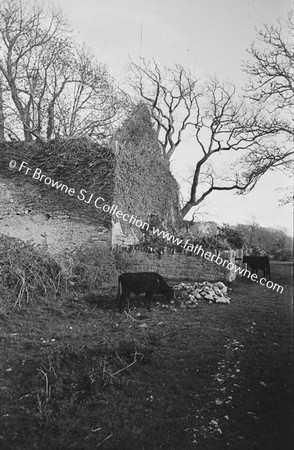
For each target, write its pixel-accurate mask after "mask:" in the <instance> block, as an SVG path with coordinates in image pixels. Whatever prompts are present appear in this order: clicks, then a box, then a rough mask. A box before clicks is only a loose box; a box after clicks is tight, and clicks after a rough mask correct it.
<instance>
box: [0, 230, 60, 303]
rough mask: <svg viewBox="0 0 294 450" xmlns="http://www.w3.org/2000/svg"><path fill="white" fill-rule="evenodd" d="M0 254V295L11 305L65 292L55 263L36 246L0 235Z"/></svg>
mask: <svg viewBox="0 0 294 450" xmlns="http://www.w3.org/2000/svg"><path fill="white" fill-rule="evenodd" d="M0 255H1V259H0V292H1V293H2V295H3V297H5V298H6V299H8V300H9V301H11V300H12V301H14V305H19V306H21V305H22V303H23V300H26V302H27V303H28V302H29V301H30V300H33V299H36V298H41V297H42V298H44V297H45V298H49V297H51V296H54V297H56V295H57V294H58V293H61V292H62V291H64V290H65V289H66V280H65V277H64V276H63V275H62V272H61V267H60V266H59V264H58V263H57V262H56V261H55V259H54V258H52V257H51V256H49V255H47V254H43V253H42V252H41V251H39V250H38V248H37V246H36V245H34V244H31V243H27V242H23V241H21V240H19V239H15V238H12V237H9V236H4V235H2V234H0Z"/></svg>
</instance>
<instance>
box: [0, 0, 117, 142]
mask: <svg viewBox="0 0 294 450" xmlns="http://www.w3.org/2000/svg"><path fill="white" fill-rule="evenodd" d="M0 72H2V74H3V78H4V81H5V83H6V86H5V87H6V92H7V94H6V95H5V98H4V110H5V113H6V117H7V121H6V122H7V124H9V123H11V122H12V119H13V123H14V130H13V131H14V133H17V132H18V130H16V127H18V128H21V129H22V132H23V135H24V138H25V140H26V141H30V140H32V139H33V137H35V138H37V139H51V138H53V137H54V136H56V135H60V134H62V135H65V136H70V137H73V136H81V135H87V136H92V137H105V136H106V135H108V134H109V132H110V128H111V126H112V124H113V122H114V121H115V120H116V119H117V114H118V112H119V111H120V110H121V108H122V101H121V99H120V96H119V94H118V92H117V90H116V88H115V86H114V82H113V80H112V79H111V77H110V76H109V74H108V72H107V70H106V68H105V67H104V66H103V65H102V64H99V63H97V62H96V61H95V59H94V58H93V56H92V55H90V54H89V52H87V50H86V49H85V48H83V47H82V48H81V47H78V46H77V45H76V44H75V43H74V42H73V39H72V35H71V32H70V30H69V29H68V26H67V23H66V20H65V19H64V17H63V14H62V13H61V12H60V11H59V10H55V9H50V10H49V11H47V10H45V9H44V8H43V7H40V6H36V5H32V4H30V3H29V2H24V1H23V0H7V1H5V2H4V3H3V5H2V6H1V7H0Z"/></svg>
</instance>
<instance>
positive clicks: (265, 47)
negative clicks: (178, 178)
mask: <svg viewBox="0 0 294 450" xmlns="http://www.w3.org/2000/svg"><path fill="white" fill-rule="evenodd" d="M248 53H249V54H250V56H251V59H250V60H249V61H246V62H245V63H244V67H243V68H244V71H245V72H246V73H247V74H249V77H250V79H249V82H248V86H247V95H248V97H250V99H252V101H253V102H254V103H256V104H257V105H258V108H259V111H260V114H259V116H260V120H259V123H256V127H257V128H259V130H260V133H263V134H264V139H263V140H261V142H260V146H259V147H258V148H254V149H253V150H252V151H250V152H248V154H247V155H246V157H245V158H244V160H243V167H245V170H244V176H245V177H246V178H247V180H248V181H249V182H250V183H249V185H250V187H251V188H252V187H254V185H255V184H256V182H257V181H258V180H259V179H260V178H261V176H262V175H263V174H265V173H266V172H268V171H269V170H276V169H278V170H282V171H284V172H286V173H287V172H288V171H291V166H292V164H293V155H294V150H293V148H294V145H293V143H294V119H293V114H294V13H293V11H290V12H289V15H288V20H287V21H285V22H281V21H278V22H277V24H276V25H272V26H268V25H265V26H264V28H263V29H262V30H260V31H259V32H258V36H257V42H256V43H253V44H251V46H250V48H249V50H248Z"/></svg>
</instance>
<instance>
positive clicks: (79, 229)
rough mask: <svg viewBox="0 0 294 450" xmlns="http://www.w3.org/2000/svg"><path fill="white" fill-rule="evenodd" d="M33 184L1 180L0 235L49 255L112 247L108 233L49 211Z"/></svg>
mask: <svg viewBox="0 0 294 450" xmlns="http://www.w3.org/2000/svg"><path fill="white" fill-rule="evenodd" d="M39 195H40V193H39V191H38V190H37V188H35V189H34V187H33V186H32V185H26V184H22V183H21V184H15V182H14V181H12V180H7V179H2V178H1V177H0V233H2V234H4V235H7V236H11V237H15V238H18V239H22V240H24V241H32V242H34V243H35V244H37V245H40V246H41V247H42V248H43V249H44V250H47V251H48V252H49V253H51V254H64V253H65V251H67V250H68V251H71V250H73V249H75V248H77V247H79V246H80V245H82V244H83V243H86V242H89V241H90V242H91V241H94V242H96V243H97V242H98V243H101V245H102V246H109V247H110V246H111V232H110V230H109V229H107V228H105V227H104V226H103V225H101V223H100V224H97V225H95V224H93V222H92V223H89V222H88V221H87V220H85V218H84V217H79V216H78V215H77V214H74V213H73V212H69V211H66V210H64V209H60V210H58V209H57V208H55V209H54V210H52V208H50V207H49V206H48V204H47V205H46V202H44V200H43V199H42V198H41V197H40V199H39ZM42 200H43V201H42Z"/></svg>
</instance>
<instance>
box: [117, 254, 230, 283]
mask: <svg viewBox="0 0 294 450" xmlns="http://www.w3.org/2000/svg"><path fill="white" fill-rule="evenodd" d="M118 265H119V266H120V267H118V269H119V270H120V272H124V271H128V272H144V271H145V272H158V273H159V274H160V275H162V276H163V277H165V278H167V279H170V280H177V279H181V280H190V281H205V280H208V281H219V280H224V279H225V273H226V272H225V270H224V269H223V268H221V267H220V266H218V265H217V264H216V263H214V262H211V261H208V260H205V259H204V258H201V257H197V256H187V255H182V254H175V255H172V254H163V255H161V257H160V258H159V257H158V255H156V254H152V253H145V252H140V251H136V252H132V253H125V252H123V253H121V264H118Z"/></svg>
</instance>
